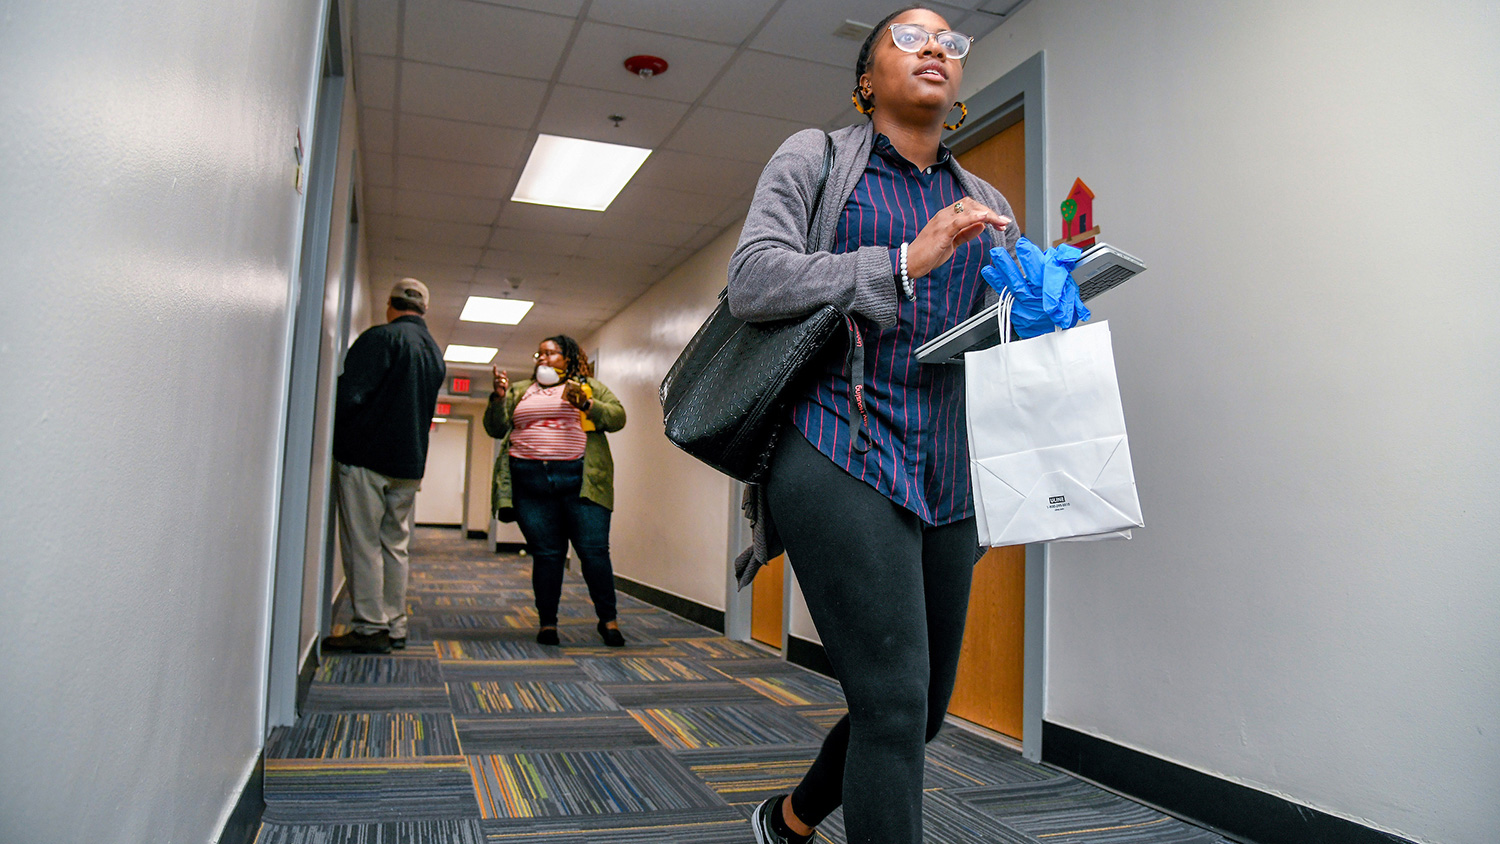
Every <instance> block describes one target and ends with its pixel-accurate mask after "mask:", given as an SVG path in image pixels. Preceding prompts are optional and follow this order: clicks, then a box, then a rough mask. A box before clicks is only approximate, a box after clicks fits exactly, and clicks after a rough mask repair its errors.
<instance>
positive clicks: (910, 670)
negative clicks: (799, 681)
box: [766, 426, 978, 844]
mask: <svg viewBox="0 0 1500 844" xmlns="http://www.w3.org/2000/svg"><path fill="white" fill-rule="evenodd" d="M766 492H767V495H768V497H769V501H770V506H771V515H772V518H773V519H774V520H775V522H776V526H777V529H778V531H779V532H780V534H781V538H782V541H783V542H784V543H785V544H786V549H787V557H788V559H789V560H790V561H791V564H792V570H793V571H794V572H795V573H796V575H797V583H798V584H799V585H800V586H801V587H802V595H803V597H805V598H806V599H807V607H808V610H809V611H810V612H811V613H812V619H813V623H814V624H816V625H817V628H818V633H819V635H820V636H821V637H822V639H823V647H824V648H825V649H826V651H827V652H828V659H829V661H830V662H832V663H833V669H834V672H835V673H836V674H837V675H838V679H839V682H840V683H841V684H842V685H843V687H844V695H845V697H846V698H847V699H848V702H849V714H848V715H846V716H845V717H844V718H843V719H842V720H840V721H839V722H838V724H836V725H835V726H834V728H833V729H832V730H831V731H830V732H829V733H828V737H827V738H825V739H824V740H823V748H822V750H821V751H820V752H819V753H818V758H817V760H816V761H815V762H813V765H812V768H811V769H809V770H808V772H807V775H806V776H805V777H803V779H802V782H801V784H800V785H798V786H797V789H796V790H795V791H794V792H792V809H793V811H794V812H795V813H796V815H797V817H798V818H800V819H801V820H802V821H803V822H804V823H807V824H810V825H816V824H817V823H819V822H821V821H822V820H823V819H824V818H825V817H827V816H828V815H829V813H831V812H832V811H833V810H834V809H836V808H838V807H839V805H840V804H842V805H843V806H844V830H845V834H846V837H847V839H848V841H849V844H875V842H879V843H880V844H892V842H894V843H895V844H920V842H921V841H922V767H923V745H924V744H925V742H927V741H931V740H932V738H933V737H934V736H936V735H937V732H938V729H939V728H940V727H942V724H943V716H944V715H945V714H946V713H947V710H948V698H949V696H950V695H951V694H952V693H953V678H954V675H955V674H956V673H957V672H958V654H959V649H960V647H961V646H962V644H963V637H964V620H965V617H966V615H967V613H968V606H969V584H970V581H971V579H972V576H973V568H974V561H975V558H976V555H977V553H976V552H977V551H978V539H977V535H976V533H975V528H974V520H973V519H972V518H969V519H964V520H963V521H960V522H956V523H954V524H950V525H944V526H942V527H932V526H930V525H924V524H923V522H922V521H921V519H919V518H917V516H916V515H915V514H913V513H912V512H911V511H909V510H906V509H904V508H902V507H898V506H896V504H894V503H893V502H891V501H890V500H888V499H886V498H885V497H884V496H882V495H881V494H880V493H878V492H876V491H875V490H874V488H872V487H871V486H869V485H868V484H866V483H865V482H864V481H861V480H859V479H857V478H854V477H852V476H851V475H849V474H848V473H847V472H845V471H844V470H843V469H841V468H839V467H838V466H836V465H834V463H833V462H832V461H831V460H829V459H828V458H827V457H825V456H823V454H822V453H821V452H819V451H818V450H817V449H815V448H813V447H812V445H811V444H810V443H809V442H808V441H807V440H806V438H804V437H803V436H802V435H801V434H800V433H798V432H797V430H796V429H795V428H791V427H790V426H789V427H788V428H787V430H786V431H785V432H784V433H783V435H782V437H781V442H780V443H779V444H778V446H777V448H776V453H775V455H774V457H773V460H772V463H771V472H770V476H769V478H768V479H767V482H766Z"/></svg>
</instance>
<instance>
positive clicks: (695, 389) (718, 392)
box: [659, 136, 864, 483]
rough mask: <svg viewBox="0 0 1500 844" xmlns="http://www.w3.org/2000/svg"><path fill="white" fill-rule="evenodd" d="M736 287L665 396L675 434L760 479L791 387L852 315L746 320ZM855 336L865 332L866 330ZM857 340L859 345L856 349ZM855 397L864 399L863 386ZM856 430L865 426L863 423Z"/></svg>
mask: <svg viewBox="0 0 1500 844" xmlns="http://www.w3.org/2000/svg"><path fill="white" fill-rule="evenodd" d="M825 140H826V146H825V147H824V153H823V172H822V176H821V178H820V180H819V182H818V191H817V195H816V197H815V198H814V200H813V211H812V215H811V216H810V217H809V225H811V221H812V220H813V219H815V218H816V217H817V214H818V207H819V206H820V205H821V204H822V201H823V187H824V185H825V184H826V183H827V181H828V172H829V170H830V169H831V167H832V165H833V139H832V138H828V137H826V136H825ZM728 292H729V291H728V288H725V290H724V292H722V293H720V294H719V304H718V306H717V307H715V308H714V312H713V313H712V314H711V315H709V317H708V320H707V321H706V322H704V323H703V326H702V327H701V328H699V329H698V333H697V334H695V335H693V339H692V340H691V341H689V342H688V344H687V347H686V348H684V349H683V350H682V354H681V355H679V356H678V358H677V362H676V363H674V364H673V365H672V368H671V370H669V371H668V372H667V377H666V378H665V379H664V380H663V381H662V384H661V391H660V393H659V396H660V398H661V405H662V410H663V411H664V412H665V418H666V428H667V439H669V440H671V441H672V442H673V443H675V444H676V445H677V446H678V447H680V448H681V449H682V450H683V451H686V452H687V453H688V454H691V455H693V456H694V457H696V458H698V459H699V460H702V461H703V462H704V463H707V464H708V465H710V466H712V467H714V468H715V469H718V470H719V471H721V472H723V473H724V474H726V475H729V476H730V477H732V478H734V479H736V480H740V481H744V482H746V483H757V482H759V481H760V480H761V479H762V478H763V477H764V475H765V472H766V468H767V465H768V463H769V462H770V459H771V452H772V450H773V449H774V448H775V446H776V438H777V435H778V434H779V433H780V431H781V427H782V425H784V424H785V421H786V420H785V413H784V407H785V405H786V400H787V399H788V398H789V396H788V389H789V388H790V387H791V386H792V385H793V384H795V383H796V382H797V380H798V376H799V375H800V374H801V372H802V370H803V369H804V368H805V367H806V365H807V363H808V361H810V360H812V359H813V358H815V357H817V356H818V353H819V352H821V351H822V350H823V347H824V346H825V345H827V343H828V340H829V338H831V337H832V336H833V335H834V333H835V332H837V331H838V329H839V326H841V325H846V324H847V323H849V322H850V321H851V320H850V319H849V318H848V317H846V316H845V315H844V313H843V312H842V311H840V310H839V309H838V308H835V307H834V306H832V305H824V306H823V307H821V308H819V309H818V310H817V311H815V312H814V313H813V314H811V315H810V316H806V317H801V318H798V319H788V320H781V321H775V322H754V323H751V322H745V321H744V320H742V319H736V318H735V316H734V314H731V313H730V312H729V301H728ZM851 337H853V338H857V337H858V332H857V331H856V332H853V333H852V334H851ZM855 346H856V344H855V343H851V345H850V348H851V350H853V349H854V348H855ZM863 352H864V348H863V346H862V345H859V349H858V354H857V357H858V358H859V359H860V360H858V361H857V366H856V368H855V369H854V372H856V373H859V375H862V374H863V371H864V361H863V357H864V354H863ZM855 356H856V355H851V364H855V363H856V362H855V361H854V360H853V358H854V357H855ZM862 380H863V379H862V378H859V379H858V380H856V381H855V383H856V384H858V383H859V381H862ZM855 396H856V397H857V398H859V399H861V400H862V399H863V396H862V395H861V394H860V389H859V388H858V387H856V388H855ZM853 428H854V430H856V431H857V430H858V425H857V423H856V424H855V425H854V426H853ZM855 441H856V442H858V438H857V437H856V440H855Z"/></svg>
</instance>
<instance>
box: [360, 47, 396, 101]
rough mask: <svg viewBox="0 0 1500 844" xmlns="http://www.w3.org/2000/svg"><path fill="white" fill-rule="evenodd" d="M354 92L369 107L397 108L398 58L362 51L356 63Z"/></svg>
mask: <svg viewBox="0 0 1500 844" xmlns="http://www.w3.org/2000/svg"><path fill="white" fill-rule="evenodd" d="M354 92H355V95H356V96H358V98H359V104H360V105H362V106H366V107H367V108H384V109H392V108H395V107H396V60H395V59H388V58H384V57H382V56H371V55H366V54H363V53H361V54H360V56H359V58H358V59H356V60H355V65H354Z"/></svg>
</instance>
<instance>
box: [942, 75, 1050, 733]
mask: <svg viewBox="0 0 1500 844" xmlns="http://www.w3.org/2000/svg"><path fill="white" fill-rule="evenodd" d="M1046 70H1047V59H1046V54H1045V51H1042V52H1038V53H1037V54H1036V55H1034V56H1032V57H1031V58H1029V59H1027V60H1025V61H1023V62H1021V63H1020V64H1018V65H1016V66H1015V67H1014V68H1012V69H1011V70H1010V71H1009V72H1007V73H1006V74H1005V75H1004V76H1001V77H1000V78H999V79H997V80H995V81H994V82H991V83H990V84H989V85H986V86H985V87H984V88H983V89H981V90H980V91H979V92H978V93H976V94H974V95H973V96H971V97H969V98H968V100H967V101H966V103H965V104H966V105H967V106H968V107H969V118H970V119H969V120H968V121H966V123H965V124H964V126H962V127H961V128H959V129H958V130H957V131H954V132H950V133H948V134H947V136H946V137H945V138H944V140H943V142H944V143H945V144H947V145H948V147H949V149H951V150H953V152H954V154H958V153H962V152H967V151H968V150H970V149H972V148H973V147H976V146H978V145H979V144H981V143H983V142H984V141H986V140H988V139H989V138H991V137H993V136H994V135H996V134H998V133H999V132H1000V131H1001V130H1003V129H1006V128H1008V127H1010V126H1013V125H1015V124H1016V123H1017V122H1019V121H1020V120H1021V119H1023V118H1024V119H1025V121H1026V129H1025V138H1024V143H1025V145H1026V224H1027V229H1028V230H1027V231H1025V232H1023V233H1024V234H1025V235H1026V237H1027V238H1028V239H1029V240H1031V242H1033V243H1039V244H1043V245H1046V244H1048V243H1051V242H1052V241H1051V238H1050V235H1049V233H1048V227H1049V221H1050V218H1049V217H1048V215H1047V207H1048V205H1047V98H1046V95H1045V82H1046V75H1047V74H1046ZM1048 555H1049V552H1048V546H1047V544H1046V543H1036V544H1032V545H1027V546H1026V610H1025V613H1026V618H1025V619H1024V623H1025V633H1024V645H1023V652H1022V661H1023V664H1022V691H1021V753H1022V755H1023V756H1024V757H1025V758H1027V759H1029V760H1031V761H1033V762H1040V761H1042V717H1043V715H1044V714H1045V711H1046V704H1047V696H1046V690H1047V674H1046V668H1047V666H1046V658H1047V648H1046V642H1045V637H1046V633H1047V567H1048Z"/></svg>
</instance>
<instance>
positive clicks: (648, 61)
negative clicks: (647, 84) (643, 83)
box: [625, 56, 667, 79]
mask: <svg viewBox="0 0 1500 844" xmlns="http://www.w3.org/2000/svg"><path fill="white" fill-rule="evenodd" d="M625 69H626V70H628V71H630V72H631V73H634V74H635V75H637V76H639V77H640V78H642V79H650V78H651V77H653V76H661V75H662V74H663V73H666V72H667V60H666V59H664V58H661V57H659V56H631V57H630V58H628V59H626V60H625Z"/></svg>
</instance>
